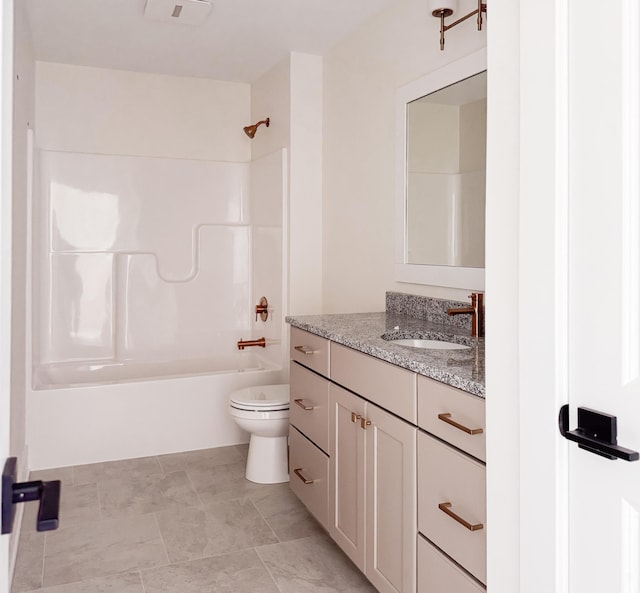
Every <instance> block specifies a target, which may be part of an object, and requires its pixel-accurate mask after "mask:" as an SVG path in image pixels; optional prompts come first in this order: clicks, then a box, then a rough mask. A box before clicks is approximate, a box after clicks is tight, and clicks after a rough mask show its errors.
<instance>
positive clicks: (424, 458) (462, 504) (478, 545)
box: [418, 433, 487, 584]
mask: <svg viewBox="0 0 640 593" xmlns="http://www.w3.org/2000/svg"><path fill="white" fill-rule="evenodd" d="M444 504H446V505H447V506H446V507H444V509H442V508H440V507H439V506H438V505H444ZM449 505H450V506H449ZM446 511H448V512H449V513H454V514H455V515H456V516H458V517H459V519H460V521H466V522H467V526H465V525H463V524H462V523H461V522H459V521H458V520H456V519H455V518H454V517H452V516H450V515H449V514H447V512H446ZM486 523H487V518H486V478H485V468H484V465H483V464H481V463H480V462H479V461H476V460H475V459H473V458H471V457H469V456H468V455H465V454H464V453H460V452H459V451H456V450H455V449H453V448H452V447H449V446H448V445H445V444H444V443H441V442H440V441H438V440H436V439H434V438H433V437H430V436H429V435H426V434H424V433H419V434H418V530H419V531H420V532H422V533H423V534H424V535H425V536H426V537H428V538H429V539H430V540H431V541H432V542H433V543H434V544H436V545H437V546H438V547H439V548H440V549H442V550H443V551H444V552H445V553H446V554H448V555H449V556H451V557H452V558H453V559H454V560H455V561H456V562H458V563H459V564H460V565H461V566H463V567H464V568H465V569H466V570H468V571H469V572H470V573H471V574H472V575H473V576H474V577H476V578H477V579H478V580H480V581H482V582H483V583H485V584H486V579H487V577H486V571H487V567H486V564H487V563H486V555H487V551H486V527H487V525H486ZM471 526H474V527H477V529H476V530H471V529H470V527H471ZM478 526H480V527H478Z"/></svg>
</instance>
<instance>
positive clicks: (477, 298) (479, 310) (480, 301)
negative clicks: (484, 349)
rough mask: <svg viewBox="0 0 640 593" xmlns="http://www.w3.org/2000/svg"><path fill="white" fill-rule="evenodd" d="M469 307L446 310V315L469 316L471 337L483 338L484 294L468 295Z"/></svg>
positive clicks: (474, 293)
mask: <svg viewBox="0 0 640 593" xmlns="http://www.w3.org/2000/svg"><path fill="white" fill-rule="evenodd" d="M469 298H470V299H471V306H470V307H456V308H452V309H447V315H463V314H467V315H471V337H473V338H482V337H483V336H484V294H483V293H481V292H473V293H471V294H470V295H469Z"/></svg>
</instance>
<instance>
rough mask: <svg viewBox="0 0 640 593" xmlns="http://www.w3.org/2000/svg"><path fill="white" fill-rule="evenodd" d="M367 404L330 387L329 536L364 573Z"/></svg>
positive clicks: (343, 391) (337, 388) (335, 387)
mask: <svg viewBox="0 0 640 593" xmlns="http://www.w3.org/2000/svg"><path fill="white" fill-rule="evenodd" d="M365 406H366V404H365V401H364V400H363V399H362V398H359V397H357V396H355V395H353V394H351V393H349V392H348V391H345V390H344V389H342V388H341V387H338V386H336V385H334V384H331V385H330V387H329V411H330V417H329V533H330V534H331V537H333V539H334V540H335V541H336V543H337V544H338V545H339V546H340V547H341V548H342V550H343V551H344V552H345V554H347V556H349V558H351V560H352V561H353V563H354V564H355V565H356V566H357V567H358V568H359V569H360V570H362V571H363V572H364V545H365V540H364V502H365V494H364V486H365V484H364V472H365V463H364V460H365V451H364V445H365V436H366V435H365V431H364V430H362V429H361V428H360V419H361V418H363V417H364V415H365Z"/></svg>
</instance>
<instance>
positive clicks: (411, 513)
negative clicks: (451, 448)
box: [360, 404, 418, 593]
mask: <svg viewBox="0 0 640 593" xmlns="http://www.w3.org/2000/svg"><path fill="white" fill-rule="evenodd" d="M360 426H361V428H364V431H363V432H366V472H365V474H366V496H367V498H366V501H367V502H366V523H365V533H366V541H367V543H366V546H365V548H366V562H365V565H366V575H367V577H368V578H369V580H370V581H371V582H372V583H373V585H374V586H375V587H376V589H377V590H378V591H380V592H381V593H403V592H404V593H407V592H411V591H415V588H416V541H417V535H418V528H417V526H418V521H417V518H416V494H417V484H416V433H417V429H416V427H415V426H412V425H411V424H408V423H407V422H405V421H404V420H400V419H399V418H396V417H395V416H392V415H391V414H389V413H388V412H385V411H384V410H381V409H380V408H378V407H377V406H374V405H373V404H368V405H367V410H366V418H365V419H364V423H362V424H361V425H360Z"/></svg>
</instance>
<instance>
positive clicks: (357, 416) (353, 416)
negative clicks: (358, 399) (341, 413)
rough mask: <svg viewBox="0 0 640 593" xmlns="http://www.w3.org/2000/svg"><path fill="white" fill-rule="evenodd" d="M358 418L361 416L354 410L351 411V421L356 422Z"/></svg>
mask: <svg viewBox="0 0 640 593" xmlns="http://www.w3.org/2000/svg"><path fill="white" fill-rule="evenodd" d="M360 418H362V416H360V414H356V413H355V412H351V422H356V421H357V420H360Z"/></svg>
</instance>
